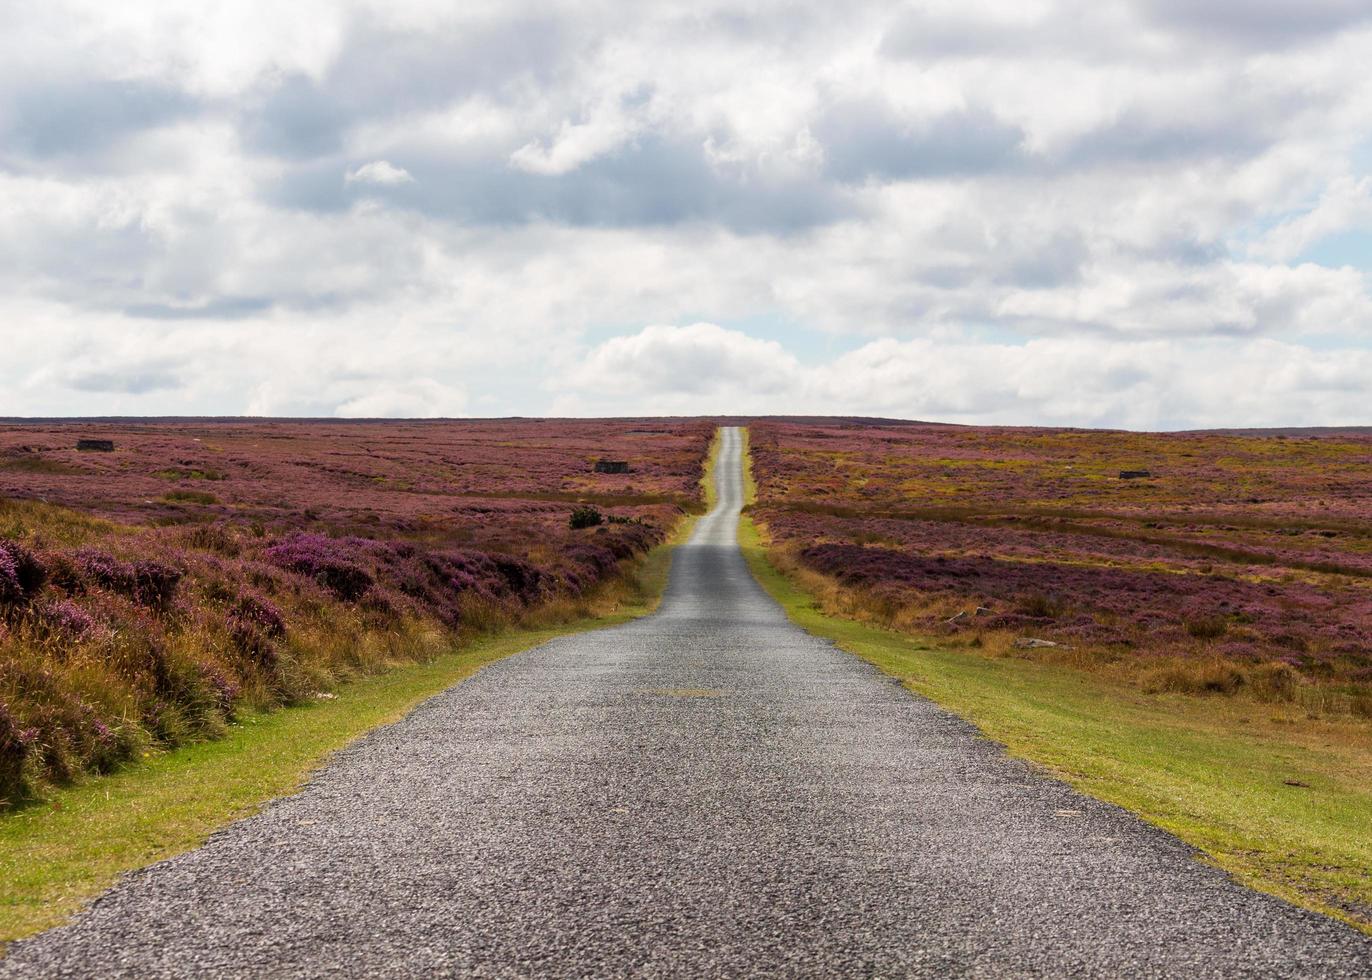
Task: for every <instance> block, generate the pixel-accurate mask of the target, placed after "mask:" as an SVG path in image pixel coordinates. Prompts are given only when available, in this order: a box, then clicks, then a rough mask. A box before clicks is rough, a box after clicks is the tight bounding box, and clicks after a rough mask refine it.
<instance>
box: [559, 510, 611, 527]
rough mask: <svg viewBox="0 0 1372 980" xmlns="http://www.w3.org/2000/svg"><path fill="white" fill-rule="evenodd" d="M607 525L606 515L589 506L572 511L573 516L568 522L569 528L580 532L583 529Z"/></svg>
mask: <svg viewBox="0 0 1372 980" xmlns="http://www.w3.org/2000/svg"><path fill="white" fill-rule="evenodd" d="M604 523H605V515H603V514H602V513H601V512H600V511H598V510H596V508H594V507H591V506H589V505H587V506H583V507H578V508H577V509H576V510H574V511H572V516H571V517H570V518H568V520H567V526H568V527H570V528H571V529H572V530H573V531H580V530H582V529H583V528H588V527H598V526H599V525H601V524H604Z"/></svg>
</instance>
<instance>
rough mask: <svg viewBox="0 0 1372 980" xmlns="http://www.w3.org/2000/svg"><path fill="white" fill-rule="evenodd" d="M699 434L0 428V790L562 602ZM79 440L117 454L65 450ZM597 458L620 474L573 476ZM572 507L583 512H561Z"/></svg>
mask: <svg viewBox="0 0 1372 980" xmlns="http://www.w3.org/2000/svg"><path fill="white" fill-rule="evenodd" d="M97 429H98V430H99V431H98V432H97V431H95V430H97ZM712 432H713V426H711V425H709V424H704V423H675V422H673V423H642V422H603V421H597V422H565V423H562V422H558V423H549V422H495V423H484V422H473V423H448V422H443V423H432V424H429V423H365V424H363V423H338V424H333V423H294V422H291V423H232V422H228V423H219V422H207V423H199V424H189V425H177V426H170V425H162V424H154V423H136V424H129V425H123V426H86V425H75V424H61V425H20V426H14V427H10V428H5V429H0V708H3V711H0V805H3V803H4V801H6V800H14V799H16V798H19V797H21V796H22V795H23V794H25V793H27V792H32V791H34V790H35V789H36V788H39V787H41V786H42V785H43V784H44V783H48V782H60V781H63V780H67V779H72V778H75V777H76V776H78V775H80V774H81V773H83V772H103V771H106V770H108V769H110V768H112V767H113V766H116V765H118V764H119V762H120V761H121V760H123V759H126V758H128V757H130V756H131V755H132V754H133V753H135V752H137V751H139V750H140V749H141V748H142V747H144V746H146V745H148V744H149V743H153V744H163V745H175V744H178V743H180V742H182V741H185V740H187V739H194V738H203V737H213V736H214V735H216V734H217V733H218V732H220V731H221V730H222V728H223V725H224V724H225V722H226V721H227V720H229V719H231V718H233V717H234V715H235V713H236V712H238V711H239V710H240V709H241V708H242V707H243V706H245V705H246V706H251V707H254V708H270V707H272V706H274V705H279V704H286V703H291V702H294V701H298V700H302V699H306V698H309V697H311V696H313V695H314V694H315V693H316V692H318V691H319V690H320V689H321V688H325V687H328V686H331V685H333V684H336V683H339V682H341V681H343V680H346V679H347V678H348V677H350V676H354V675H355V674H357V673H359V672H369V671H376V670H381V669H385V668H386V667H387V666H389V665H391V664H394V663H396V662H399V661H402V660H406V659H415V658H418V657H427V656H432V655H433V654H435V653H437V652H440V651H441V650H443V649H446V648H449V647H450V646H451V645H452V643H454V642H457V641H459V640H460V639H461V637H462V636H463V635H465V634H466V633H468V632H470V631H476V630H481V629H487V628H492V627H499V626H500V625H502V624H507V623H512V622H518V621H521V620H522V619H525V618H537V617H539V616H564V615H572V614H576V613H577V611H578V610H580V609H584V608H586V606H585V603H587V602H589V601H590V597H592V596H593V595H595V594H596V592H597V587H599V586H601V585H603V584H605V583H607V582H609V581H610V580H612V579H613V578H614V577H615V576H616V575H618V573H619V570H620V568H621V566H622V563H623V562H625V561H626V560H629V559H632V558H633V557H635V556H636V555H639V554H642V553H643V552H644V551H645V550H646V549H648V548H649V547H651V546H652V545H654V544H656V543H657V542H659V541H661V540H662V538H663V537H664V535H665V534H666V532H667V531H668V529H669V528H670V527H671V526H672V524H673V523H674V522H675V521H676V520H677V519H678V518H679V517H680V516H681V515H682V513H683V512H684V511H685V510H687V509H694V508H697V507H699V505H700V495H699V479H700V476H701V473H702V465H703V461H704V456H705V452H706V449H707V447H708V444H709V439H710V436H711V434H712ZM92 433H94V434H95V435H97V436H101V437H108V438H112V439H113V440H114V441H115V446H116V448H115V451H114V452H113V453H100V454H78V453H76V451H75V450H74V448H73V447H74V446H75V443H76V439H77V437H78V435H79V436H80V437H83V438H84V437H87V436H89V435H91V434H92ZM19 447H26V448H24V449H23V450H22V451H21V450H20V449H19ZM7 454H8V455H7ZM602 457H612V458H615V459H627V460H629V461H630V472H629V473H627V474H600V473H596V472H595V471H594V464H595V461H596V460H597V459H599V458H602ZM35 458H37V459H39V460H45V461H46V462H44V463H43V465H34V460H35ZM12 459H20V461H21V462H22V463H23V465H21V466H9V465H7V460H12ZM587 504H590V505H593V506H595V507H597V508H598V509H599V510H600V511H601V512H603V513H604V514H605V517H606V521H605V523H604V524H603V525H601V526H598V527H594V528H588V529H582V530H574V529H572V528H570V527H569V526H568V525H569V517H570V515H571V513H572V512H573V511H574V510H575V509H576V508H577V507H580V506H585V505H587Z"/></svg>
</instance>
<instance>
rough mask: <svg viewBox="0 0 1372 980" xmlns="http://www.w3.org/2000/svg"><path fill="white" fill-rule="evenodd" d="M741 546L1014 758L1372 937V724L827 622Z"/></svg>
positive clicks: (760, 546) (816, 624) (859, 644)
mask: <svg viewBox="0 0 1372 980" xmlns="http://www.w3.org/2000/svg"><path fill="white" fill-rule="evenodd" d="M740 542H741V544H742V546H743V550H744V554H745V556H746V557H747V559H748V564H749V566H750V567H751V568H752V570H753V574H754V575H756V576H757V578H758V580H759V581H760V582H761V583H762V585H763V587H764V588H766V589H767V591H768V592H769V593H770V594H771V595H772V596H773V597H774V598H775V599H776V600H777V601H778V602H779V603H781V605H782V606H783V607H784V608H785V609H786V611H787V614H788V615H789V616H790V617H791V619H792V620H793V621H795V622H796V623H797V624H798V625H799V626H801V627H803V628H804V629H806V630H808V631H809V632H811V633H814V634H816V635H818V636H823V637H826V638H828V639H830V640H833V641H834V642H835V643H837V644H838V646H839V647H841V648H842V649H844V650H847V651H849V652H851V653H854V654H856V655H858V656H860V657H862V658H863V659H865V660H867V661H870V662H871V663H872V664H874V665H876V666H877V667H878V668H880V669H881V670H883V671H885V672H886V673H888V674H891V675H892V676H895V677H899V678H900V679H901V680H902V681H903V682H904V683H905V685H906V687H908V688H909V689H910V690H912V691H915V692H917V693H919V694H922V695H924V696H926V697H928V698H930V699H931V700H933V701H935V702H937V703H939V704H941V705H943V706H945V707H946V708H948V709H949V710H951V711H953V712H955V713H956V714H958V715H960V716H962V717H963V718H966V719H967V720H969V721H971V722H972V723H973V724H975V725H976V726H977V727H978V728H980V729H981V730H982V731H983V732H985V733H986V734H987V735H988V736H989V737H991V738H993V739H995V740H996V741H998V742H1001V743H1003V744H1004V745H1005V746H1006V747H1007V748H1008V750H1009V751H1010V752H1011V753H1012V754H1013V755H1016V756H1018V757H1020V758H1023V759H1027V760H1029V761H1031V762H1033V763H1036V764H1038V765H1040V766H1042V767H1044V768H1046V769H1047V770H1048V771H1050V772H1051V773H1053V774H1054V775H1056V776H1058V777H1060V778H1062V779H1064V780H1066V781H1067V782H1069V783H1071V784H1072V785H1073V786H1076V787H1077V788H1079V789H1081V790H1082V791H1084V792H1086V793H1089V794H1090V795H1092V796H1094V797H1096V798H1098V799H1102V800H1107V801H1109V802H1111V803H1116V804H1118V805H1120V806H1123V807H1125V808H1127V809H1129V810H1132V811H1133V812H1135V813H1137V814H1138V815H1140V816H1141V817H1143V818H1144V819H1145V820H1147V821H1149V822H1150V823H1153V824H1156V825H1157V826H1159V827H1162V828H1164V829H1165V830H1168V831H1170V832H1171V833H1173V834H1175V835H1176V836H1178V837H1180V838H1181V839H1182V840H1184V841H1186V842H1188V843H1190V844H1192V845H1194V846H1195V847H1196V848H1198V849H1199V850H1200V851H1201V852H1202V853H1203V854H1204V855H1205V857H1206V859H1207V860H1209V861H1211V862H1213V863H1214V864H1216V865H1218V866H1219V867H1221V868H1223V869H1225V870H1227V871H1229V872H1230V873H1232V874H1233V875H1234V876H1235V877H1236V878H1237V879H1239V880H1240V881H1242V882H1244V883H1245V884H1248V885H1250V886H1252V887H1254V888H1257V889H1260V890H1262V891H1266V892H1269V893H1271V894H1274V895H1278V896H1280V897H1282V898H1284V899H1287V900H1288V901H1291V902H1294V903H1296V904H1298V905H1303V906H1305V907H1307V908H1311V909H1315V910H1317V911H1320V912H1324V913H1326V914H1328V915H1332V916H1334V917H1336V918H1339V919H1343V920H1344V921H1346V922H1349V923H1351V924H1352V925H1354V926H1356V927H1358V928H1360V929H1362V930H1364V931H1366V932H1369V933H1372V740H1369V738H1368V731H1369V730H1368V726H1367V725H1366V724H1365V723H1358V722H1353V721H1347V722H1340V721H1336V720H1322V719H1302V720H1301V723H1300V724H1292V720H1291V719H1290V718H1289V717H1286V716H1285V715H1284V714H1283V713H1281V712H1279V711H1277V712H1275V713H1274V709H1272V708H1270V707H1268V708H1263V707H1262V706H1259V705H1253V704H1246V703H1231V702H1225V701H1223V700H1220V699H1206V698H1195V697H1187V696H1184V695H1147V694H1143V693H1141V692H1140V691H1138V690H1137V689H1129V688H1125V687H1121V686H1120V685H1113V684H1110V683H1108V682H1106V681H1103V680H1101V679H1099V678H1095V677H1092V676H1090V675H1087V674H1083V673H1081V672H1077V671H1072V670H1070V669H1066V668H1061V667H1055V666H1051V665H1046V664H1039V663H1033V662H1028V661H1024V660H1017V659H1008V658H1006V659H993V658H990V657H984V656H979V655H975V654H968V653H951V652H948V651H942V650H939V649H937V648H936V647H935V646H933V645H932V644H931V643H929V642H925V641H922V640H920V639H919V638H916V637H912V636H909V635H906V634H902V633H895V632H890V631H886V630H882V629H878V628H875V627H872V626H868V625H865V624H862V623H858V622H855V621H853V620H848V619H843V618H838V617H835V616H831V615H826V612H825V610H823V609H821V608H820V605H821V604H820V603H819V602H818V601H817V600H816V599H815V597H814V594H812V593H811V592H810V591H807V588H806V587H805V586H806V584H807V583H806V582H805V581H804V576H803V575H796V576H788V575H785V574H783V573H782V572H781V571H779V570H778V569H777V567H775V566H774V565H773V564H772V563H771V562H770V561H769V559H768V552H767V549H766V546H765V544H764V541H763V539H762V536H761V534H760V533H759V531H758V529H757V527H756V526H755V525H754V524H753V523H752V521H751V520H750V519H749V518H747V517H746V516H745V518H744V519H743V522H742V525H741V527H740ZM809 584H810V585H812V586H813V585H818V584H819V583H818V582H815V583H809ZM818 591H819V590H818V589H815V592H816V593H817V592H818Z"/></svg>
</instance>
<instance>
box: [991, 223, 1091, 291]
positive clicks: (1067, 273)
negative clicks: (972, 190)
mask: <svg viewBox="0 0 1372 980" xmlns="http://www.w3.org/2000/svg"><path fill="white" fill-rule="evenodd" d="M1089 259H1090V250H1089V249H1088V248H1087V247H1086V243H1085V242H1084V241H1083V240H1082V238H1081V236H1080V235H1078V234H1076V233H1074V232H1070V231H1060V232H1058V233H1057V234H1055V235H1052V236H1050V237H1048V238H1047V239H1046V240H1043V241H1038V242H1034V243H1026V247H1024V248H1022V249H1019V250H1016V252H1014V253H1012V254H1011V255H1010V256H1008V260H1007V261H1005V262H1004V263H1003V264H1002V266H1001V270H1000V274H999V276H998V277H997V278H998V279H999V281H1001V282H1005V283H1010V284H1012V285H1015V286H1020V287H1023V288H1026V289H1049V288H1054V287H1058V286H1066V285H1070V284H1072V283H1075V282H1079V281H1080V280H1081V275H1082V267H1083V266H1084V265H1085V264H1086V263H1087V261H1088V260H1089Z"/></svg>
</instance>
